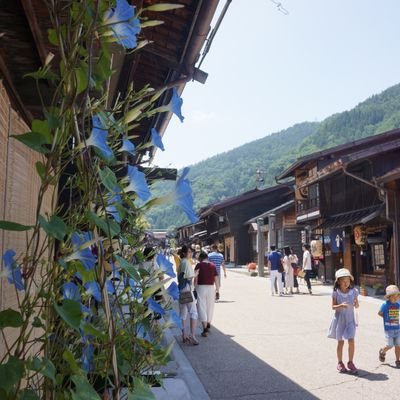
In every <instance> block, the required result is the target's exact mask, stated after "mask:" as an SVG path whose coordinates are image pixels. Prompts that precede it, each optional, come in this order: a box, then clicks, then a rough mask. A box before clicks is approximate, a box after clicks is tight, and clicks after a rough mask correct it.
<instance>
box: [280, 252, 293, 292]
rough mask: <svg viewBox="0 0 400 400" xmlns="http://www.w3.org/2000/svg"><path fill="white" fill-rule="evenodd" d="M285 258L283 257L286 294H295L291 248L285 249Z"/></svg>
mask: <svg viewBox="0 0 400 400" xmlns="http://www.w3.org/2000/svg"><path fill="white" fill-rule="evenodd" d="M284 253H285V257H283V260H282V264H283V270H284V271H285V293H286V294H293V286H294V271H293V267H292V263H291V262H290V248H289V247H285V248H284Z"/></svg>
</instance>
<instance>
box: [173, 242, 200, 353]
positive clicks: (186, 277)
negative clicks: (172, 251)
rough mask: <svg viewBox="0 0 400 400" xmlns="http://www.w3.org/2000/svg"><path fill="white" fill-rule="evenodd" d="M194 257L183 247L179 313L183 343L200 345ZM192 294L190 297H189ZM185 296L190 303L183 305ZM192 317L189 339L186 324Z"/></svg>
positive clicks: (179, 283)
mask: <svg viewBox="0 0 400 400" xmlns="http://www.w3.org/2000/svg"><path fill="white" fill-rule="evenodd" d="M191 256H192V250H191V249H190V248H189V247H187V246H182V248H181V252H180V257H181V264H180V268H179V274H178V287H179V296H180V298H179V313H180V316H181V319H182V341H183V342H184V343H188V344H193V345H198V344H199V342H198V341H197V339H196V333H195V330H196V325H197V308H196V300H195V298H194V295H193V289H194V282H193V279H194V278H195V272H194V270H193V267H192V265H191V263H190V261H189V260H190V258H191ZM187 293H190V295H191V300H192V301H190V295H187ZM184 296H188V297H189V302H186V300H185V302H184V303H183V301H182V299H183V297H184ZM188 314H189V316H190V336H189V337H188V336H187V335H186V332H185V324H186V319H187V316H188Z"/></svg>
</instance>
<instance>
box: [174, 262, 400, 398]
mask: <svg viewBox="0 0 400 400" xmlns="http://www.w3.org/2000/svg"><path fill="white" fill-rule="evenodd" d="M301 289H302V290H303V292H305V287H304V286H302V287H301ZM313 292H314V293H315V294H314V295H312V296H310V295H305V294H304V295H293V296H285V297H278V296H271V295H270V290H269V278H258V277H250V276H249V275H248V274H247V272H245V271H244V270H239V269H230V270H228V278H227V279H226V280H224V281H223V285H222V290H221V301H220V302H219V303H218V304H216V310H215V317H214V321H213V327H212V330H211V333H210V335H209V337H208V338H202V337H201V336H200V334H199V335H198V336H199V341H200V345H199V346H196V347H191V346H186V345H182V346H181V347H182V349H183V351H184V353H185V354H186V357H187V358H188V359H189V361H190V363H191V364H192V366H193V368H194V370H195V371H196V373H197V375H198V377H199V378H200V380H201V382H202V383H203V385H204V387H205V389H206V391H207V392H208V394H209V396H210V398H211V399H215V400H217V399H218V400H219V399H249V400H261V399H290V400H292V399H335V400H337V399H346V398H351V399H352V400H356V399H374V400H376V399H382V398H397V397H398V396H399V391H400V384H399V382H400V380H399V378H400V370H399V369H396V368H394V366H393V365H394V353H393V351H392V352H391V353H388V356H387V361H388V362H387V363H385V364H381V363H380V362H379V361H378V349H379V347H380V346H382V344H383V339H384V336H383V328H382V321H381V319H380V317H378V316H377V312H378V308H379V304H380V301H379V300H377V299H373V298H368V297H366V298H364V297H362V296H361V300H360V309H359V321H360V326H359V328H358V331H357V335H356V357H355V364H356V366H357V367H358V368H359V370H360V371H359V374H358V376H352V375H348V374H339V373H338V372H337V371H336V341H334V340H332V339H327V338H326V331H327V329H328V326H329V323H330V320H331V316H332V311H331V309H330V302H331V300H330V299H331V297H330V295H331V287H324V286H322V285H316V286H315V287H314V289H313ZM178 340H179V338H178ZM345 350H347V345H346V347H345ZM344 360H346V361H347V357H344Z"/></svg>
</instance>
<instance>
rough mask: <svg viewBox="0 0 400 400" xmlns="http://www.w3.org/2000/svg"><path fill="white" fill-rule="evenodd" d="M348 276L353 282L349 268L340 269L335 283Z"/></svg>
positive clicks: (336, 273)
mask: <svg viewBox="0 0 400 400" xmlns="http://www.w3.org/2000/svg"><path fill="white" fill-rule="evenodd" d="M346 276H348V277H349V278H350V279H351V280H352V281H353V280H354V278H353V275H352V274H351V273H350V271H349V270H348V269H347V268H340V269H338V270H337V271H336V272H335V282H337V281H338V279H339V278H345V277H346Z"/></svg>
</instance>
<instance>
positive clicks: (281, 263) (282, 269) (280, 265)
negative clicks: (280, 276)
mask: <svg viewBox="0 0 400 400" xmlns="http://www.w3.org/2000/svg"><path fill="white" fill-rule="evenodd" d="M283 271H284V268H283V262H282V260H279V264H278V272H279V273H282V272H283Z"/></svg>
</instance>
